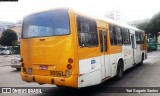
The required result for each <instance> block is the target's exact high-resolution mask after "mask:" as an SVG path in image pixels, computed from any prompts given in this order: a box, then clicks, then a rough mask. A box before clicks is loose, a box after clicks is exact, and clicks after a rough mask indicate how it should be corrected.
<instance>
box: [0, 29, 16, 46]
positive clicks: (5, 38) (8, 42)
mask: <svg viewBox="0 0 160 96" xmlns="http://www.w3.org/2000/svg"><path fill="white" fill-rule="evenodd" d="M17 40H18V36H17V34H16V32H15V31H14V30H11V29H7V30H5V31H3V32H2V36H1V38H0V44H1V45H2V46H14V44H16V43H15V42H17Z"/></svg>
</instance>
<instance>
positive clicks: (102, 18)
mask: <svg viewBox="0 0 160 96" xmlns="http://www.w3.org/2000/svg"><path fill="white" fill-rule="evenodd" d="M53 10H71V11H73V12H75V14H77V15H81V16H85V17H87V18H91V19H96V20H99V21H102V22H108V23H111V24H114V25H118V26H121V27H124V28H128V29H130V30H134V31H139V32H144V31H143V30H141V29H138V28H136V27H133V26H130V25H127V24H124V23H120V22H117V21H115V20H112V19H108V18H105V17H96V16H91V15H89V14H84V13H82V12H78V11H76V10H75V9H73V8H68V7H65V8H61V7H60V8H54V9H49V10H44V11H39V12H34V13H32V14H29V15H27V16H30V15H35V14H39V13H42V12H47V11H53ZM27 16H25V17H27Z"/></svg>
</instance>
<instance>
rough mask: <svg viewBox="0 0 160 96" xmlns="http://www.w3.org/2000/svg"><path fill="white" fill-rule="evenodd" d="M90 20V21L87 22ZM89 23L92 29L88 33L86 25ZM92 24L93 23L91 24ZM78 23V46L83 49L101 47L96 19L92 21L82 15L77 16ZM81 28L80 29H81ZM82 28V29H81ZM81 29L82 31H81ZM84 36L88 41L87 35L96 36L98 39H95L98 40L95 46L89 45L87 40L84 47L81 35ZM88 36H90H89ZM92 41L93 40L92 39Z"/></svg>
mask: <svg viewBox="0 0 160 96" xmlns="http://www.w3.org/2000/svg"><path fill="white" fill-rule="evenodd" d="M80 19H81V21H80ZM87 20H88V21H87ZM86 22H87V23H88V24H89V25H90V26H89V27H91V29H90V30H89V31H88V32H87V31H86V30H85V25H84V24H85V23H86ZM91 22H92V23H91ZM76 23H77V36H78V45H79V47H81V48H83V47H97V46H98V45H99V42H98V41H99V40H98V33H97V30H98V28H97V23H96V21H95V20H94V19H90V18H87V17H84V16H81V15H77V16H76ZM79 24H83V25H79ZM79 26H80V27H79ZM81 26H82V27H81ZM79 28H80V29H81V30H80V31H79ZM82 33H83V34H84V38H85V39H86V36H87V35H86V34H89V35H91V34H92V35H95V36H96V38H93V39H95V40H96V42H95V44H89V43H88V41H89V38H87V40H88V41H87V44H85V43H84V44H85V45H82V44H81V39H80V38H81V35H80V34H82ZM89 35H88V36H89ZM90 39H91V38H90ZM84 42H86V40H84Z"/></svg>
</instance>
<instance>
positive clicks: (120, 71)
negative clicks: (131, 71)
mask: <svg viewBox="0 0 160 96" xmlns="http://www.w3.org/2000/svg"><path fill="white" fill-rule="evenodd" d="M123 75H124V71H123V63H122V62H121V61H119V62H118V66H117V75H116V78H117V80H120V79H122V77H123Z"/></svg>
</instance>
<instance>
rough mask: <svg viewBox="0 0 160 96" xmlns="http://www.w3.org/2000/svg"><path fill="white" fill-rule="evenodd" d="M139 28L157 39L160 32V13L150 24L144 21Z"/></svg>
mask: <svg viewBox="0 0 160 96" xmlns="http://www.w3.org/2000/svg"><path fill="white" fill-rule="evenodd" d="M137 27H138V28H139V29H142V30H144V31H145V32H146V33H147V34H152V35H154V36H156V38H157V36H158V35H157V34H158V32H160V12H158V13H157V14H155V15H154V16H153V17H152V18H151V19H150V21H149V22H146V21H144V22H142V23H140V24H138V25H137Z"/></svg>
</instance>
